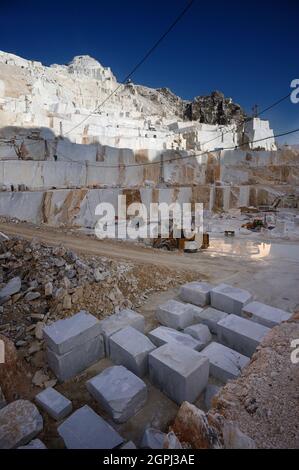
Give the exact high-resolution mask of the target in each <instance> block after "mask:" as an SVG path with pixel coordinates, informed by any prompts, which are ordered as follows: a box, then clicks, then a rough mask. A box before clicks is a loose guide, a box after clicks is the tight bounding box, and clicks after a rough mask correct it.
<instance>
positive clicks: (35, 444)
mask: <svg viewBox="0 0 299 470" xmlns="http://www.w3.org/2000/svg"><path fill="white" fill-rule="evenodd" d="M46 448H47V447H46V446H45V444H44V443H43V442H42V441H41V440H40V439H33V441H31V442H29V444H27V445H26V446H20V447H18V449H28V450H31V449H39V450H40V449H46Z"/></svg>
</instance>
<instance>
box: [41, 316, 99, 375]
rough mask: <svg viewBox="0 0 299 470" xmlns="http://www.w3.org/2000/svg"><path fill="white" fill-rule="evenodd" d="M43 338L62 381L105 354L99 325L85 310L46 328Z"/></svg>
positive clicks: (55, 371)
mask: <svg viewBox="0 0 299 470" xmlns="http://www.w3.org/2000/svg"><path fill="white" fill-rule="evenodd" d="M44 338H45V342H46V344H47V358H48V364H49V366H50V368H51V369H52V371H53V372H54V374H55V375H56V377H57V378H58V379H59V380H60V381H61V382H63V381H65V380H67V379H69V378H71V377H73V376H74V375H77V374H78V373H79V372H82V371H83V370H84V369H86V368H87V367H89V366H91V365H92V364H94V363H95V362H96V361H98V360H100V359H102V358H103V357H104V355H105V351H104V341H103V337H102V335H101V334H100V322H99V320H98V319H97V318H95V317H94V316H93V315H90V314H89V313H88V312H85V311H81V312H79V313H77V314H76V315H74V316H72V317H70V318H67V319H65V320H58V321H57V322H55V323H53V324H52V325H50V326H47V327H45V328H44Z"/></svg>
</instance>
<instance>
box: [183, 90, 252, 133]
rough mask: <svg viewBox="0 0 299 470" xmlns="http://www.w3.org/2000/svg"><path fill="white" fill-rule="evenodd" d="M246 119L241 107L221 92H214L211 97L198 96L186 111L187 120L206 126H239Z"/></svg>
mask: <svg viewBox="0 0 299 470" xmlns="http://www.w3.org/2000/svg"><path fill="white" fill-rule="evenodd" d="M245 117H246V114H245V112H244V111H243V109H242V108H241V106H240V105H238V104H235V103H233V102H232V100H231V98H225V96H224V94H223V93H221V92H219V91H213V92H212V93H211V95H209V96H197V97H196V98H194V99H193V101H192V102H191V103H190V104H188V105H187V106H186V109H185V118H186V119H188V120H190V121H199V122H201V123H204V124H222V125H227V124H234V123H237V124H239V123H240V122H243V120H244V119H245Z"/></svg>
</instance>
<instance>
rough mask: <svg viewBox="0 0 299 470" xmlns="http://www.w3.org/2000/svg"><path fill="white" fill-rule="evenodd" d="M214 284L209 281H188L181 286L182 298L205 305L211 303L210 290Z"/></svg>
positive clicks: (185, 300)
mask: <svg viewBox="0 0 299 470" xmlns="http://www.w3.org/2000/svg"><path fill="white" fill-rule="evenodd" d="M213 287H214V286H213V285H212V284H210V283H208V282H198V281H193V282H188V283H187V284H184V285H183V286H181V288H180V294H179V295H180V298H181V299H182V300H183V301H184V302H188V303H190V304H194V305H198V306H199V307H204V306H205V305H208V304H209V303H210V292H211V290H212V289H213Z"/></svg>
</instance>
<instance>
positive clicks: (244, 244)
mask: <svg viewBox="0 0 299 470" xmlns="http://www.w3.org/2000/svg"><path fill="white" fill-rule="evenodd" d="M0 231H2V232H3V233H5V234H7V235H12V236H16V235H19V236H21V237H23V238H27V239H29V240H32V239H33V238H36V239H38V240H39V241H42V242H44V243H47V244H49V245H60V244H62V245H64V246H65V247H66V248H69V249H71V250H74V251H76V252H78V253H80V252H81V253H85V254H91V255H98V256H105V257H107V258H114V259H119V260H126V261H132V262H134V263H136V264H138V265H142V264H144V265H145V269H146V265H148V264H151V265H156V266H157V268H158V269H159V267H168V268H170V269H173V270H174V271H176V270H178V271H179V270H184V271H190V272H192V273H196V277H197V274H198V278H199V279H206V280H208V281H210V282H212V283H220V282H226V283H228V284H232V285H235V286H238V287H243V288H245V289H247V290H249V291H250V292H252V293H253V295H254V297H255V298H256V299H257V300H259V301H262V302H265V303H269V304H270V305H273V306H276V307H280V308H283V309H284V310H287V311H294V312H295V311H297V310H299V290H298V285H299V245H298V243H295V242H288V241H284V240H275V241H271V242H265V241H260V240H258V239H254V240H252V239H248V238H241V237H240V238H237V237H236V238H231V239H225V238H224V237H221V236H217V237H216V238H212V239H211V244H210V248H209V249H208V250H205V251H201V252H199V253H196V254H187V253H179V252H164V251H161V250H155V249H152V248H147V247H144V246H139V245H137V244H134V243H126V242H116V241H115V242H114V241H99V240H97V239H93V238H91V237H90V236H87V235H84V234H82V233H78V232H74V231H68V230H59V229H56V228H50V227H46V226H42V227H35V226H32V225H29V224H24V223H19V224H13V223H1V224H0ZM178 288H179V286H178V287H177V288H171V289H169V290H167V291H165V292H159V293H154V294H152V295H150V296H149V297H148V299H147V301H146V302H145V303H144V304H143V305H142V307H141V308H139V309H138V308H136V310H139V311H140V313H142V314H143V315H144V316H145V319H146V329H147V331H149V330H150V329H152V328H153V327H155V326H157V322H156V320H155V311H156V307H157V305H158V304H160V303H162V302H164V301H165V300H167V299H170V298H175V297H176V296H177V294H178ZM290 327H291V325H290ZM278 328H280V327H278ZM296 331H297V332H298V333H299V325H298V323H297V324H296ZM279 335H281V332H280V331H279V330H278V331H277V338H279ZM296 337H298V336H296ZM272 341H273V344H274V345H275V341H276V339H275V333H274V335H273V336H272ZM274 353H275V351H274ZM289 354H290V352H289V349H288V341H287V340H286V341H285V346H284V347H283V352H282V355H283V357H284V358H285V360H284V362H283V361H282V362H281V363H282V364H284V366H283V368H284V369H285V368H286V367H285V364H288V361H289ZM274 359H275V357H274ZM276 362H277V361H276ZM253 364H254V362H253ZM108 365H110V362H109V360H108V359H104V360H102V361H100V362H99V363H97V364H96V365H94V366H92V367H91V368H89V369H88V370H87V371H86V372H84V373H83V374H81V375H80V376H78V377H77V378H75V379H74V380H70V381H68V382H67V383H65V384H61V385H58V386H57V389H58V390H60V391H61V392H62V393H64V394H65V395H66V396H68V397H69V398H70V399H71V400H72V401H73V405H74V407H75V408H77V407H79V406H82V405H83V404H89V405H90V406H91V407H92V408H93V409H95V411H98V412H99V413H100V414H101V415H102V416H103V417H104V418H105V417H106V418H107V416H105V414H104V413H103V411H102V410H100V409H99V407H98V405H97V403H96V402H95V401H94V400H93V399H92V398H91V397H90V395H89V393H88V392H87V390H86V388H85V382H86V380H87V379H88V378H90V377H92V376H94V375H96V374H97V373H99V372H100V371H101V370H102V369H104V368H105V367H107V366H108ZM279 367H280V366H279ZM279 367H278V369H277V372H276V378H275V380H276V387H275V391H276V394H277V395H278V403H279V395H280V394H281V400H282V401H283V402H284V403H287V400H288V389H287V388H286V382H285V379H286V378H285V377H284V376H283V372H282V371H281V370H280V369H279ZM294 367H296V371H297V370H298V366H294ZM274 368H275V364H272V365H271V367H270V368H268V369H269V370H267V371H265V370H261V371H259V370H258V371H257V370H256V369H255V370H253V372H252V373H253V376H254V377H257V375H258V374H260V376H261V380H262V383H263V384H267V383H268V382H269V381H272V380H274V379H273V377H272V375H271V374H272V373H273V369H274ZM280 374H281V380H282V381H284V382H282V383H281V384H279V377H280ZM247 375H248V374H247ZM297 377H298V376H297ZM245 380H246V383H247V384H249V385H248V390H247V396H249V397H250V396H251V395H250V394H251V393H256V391H254V392H251V390H253V385H251V377H250V376H249V378H247V379H245ZM296 381H297V380H295V383H294V384H293V385H294V386H295V384H296ZM253 382H256V381H255V380H253ZM147 383H148V387H149V400H148V402H147V405H146V406H145V407H144V409H143V410H142V412H140V413H138V414H137V415H136V416H135V417H133V418H132V419H130V420H129V421H128V422H127V423H125V424H123V425H119V426H118V430H119V432H120V433H121V434H122V435H123V436H124V437H125V438H126V439H128V440H133V441H134V442H135V443H136V444H138V441H139V439H140V436H141V435H142V432H143V430H144V428H145V427H146V426H147V425H148V424H151V425H152V426H154V427H157V428H159V429H161V430H166V429H167V427H168V425H169V424H171V422H172V420H173V419H174V417H175V415H176V413H177V411H178V407H177V406H176V405H175V403H174V402H172V401H171V400H169V399H168V398H167V397H166V396H165V395H164V394H162V393H161V392H160V391H159V390H157V389H156V388H155V387H153V386H152V385H151V384H150V383H149V382H147ZM246 386H247V385H245V388H246ZM297 386H298V383H297ZM242 390H244V384H242ZM297 390H298V389H297ZM295 391H296V386H295V388H294V387H293V388H292V389H291V388H290V393H292V397H293V398H294V395H295ZM296 393H297V392H296ZM296 397H297V398H296ZM296 397H295V398H294V400H295V403H297V405H298V402H299V400H298V398H299V397H298V396H297V395H296ZM260 399H261V402H262V403H263V407H264V408H267V409H268V410H270V414H271V413H272V417H271V421H273V423H275V426H276V424H277V422H280V413H281V408H280V407H279V406H277V402H276V405H275V404H273V403H272V402H273V400H272V396H271V393H269V392H268V391H266V392H265V393H264V394H263V395H262V396H261V398H260ZM230 400H232V396H231V395H230ZM236 400H238V399H237V398H236ZM202 403H203V397H200V398H199V399H198V401H197V402H196V405H197V406H199V407H201V408H202ZM239 405H240V403H239V402H238V406H239ZM241 408H242V410H241V411H240V416H242V412H243V413H244V416H243V418H242V422H240V423H239V425H240V428H241V429H242V430H243V431H244V432H248V434H249V435H250V434H251V435H252V437H254V439H255V440H256V442H257V445H258V446H259V447H280V446H282V447H297V446H299V443H298V437H297V436H298V432H297V423H298V418H299V416H298V412H299V408H298V406H297V408H296V406H295V409H294V408H293V407H292V409H290V410H289V414H288V406H286V410H285V413H284V416H283V418H282V420H284V419H285V420H286V421H287V423H288V429H287V434H288V436H286V429H285V428H284V425H283V423H282V425H281V429H280V430H279V429H278V431H277V429H276V427H275V426H271V422H270V425H269V423H267V422H266V420H264V418H263V417H259V420H258V421H256V419H257V418H255V417H250V416H247V414H246V413H247V412H246V411H244V409H243V407H241ZM231 414H232V413H231ZM44 417H45V427H44V431H43V435H42V436H40V437H41V439H42V440H43V441H44V442H45V444H46V445H47V446H48V447H50V448H56V447H61V441H60V439H59V438H58V437H57V431H56V424H55V423H53V420H50V419H48V418H47V417H46V416H44ZM234 418H235V417H234ZM246 419H247V421H246ZM242 423H244V425H243V426H242ZM264 423H265V426H264ZM277 433H278V434H277ZM280 433H281V437H279V434H280ZM273 434H275V438H274V437H273Z"/></svg>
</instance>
